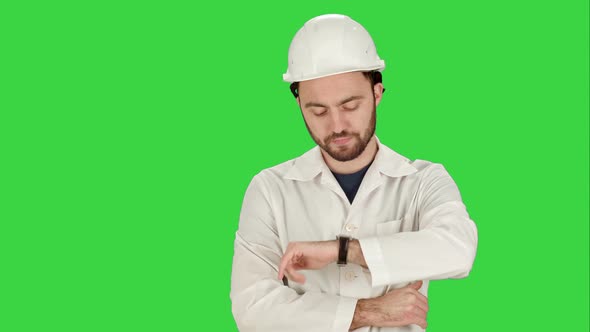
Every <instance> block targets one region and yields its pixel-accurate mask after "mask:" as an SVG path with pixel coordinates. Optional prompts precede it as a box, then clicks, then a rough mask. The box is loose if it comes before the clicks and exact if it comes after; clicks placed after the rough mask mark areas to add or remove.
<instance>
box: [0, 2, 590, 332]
mask: <svg viewBox="0 0 590 332" xmlns="http://www.w3.org/2000/svg"><path fill="white" fill-rule="evenodd" d="M325 13H343V14H347V15H350V16H351V17H352V18H353V19H355V20H357V21H359V22H360V23H361V24H363V25H364V26H365V27H366V28H367V29H368V30H369V31H370V33H371V34H372V36H373V38H374V40H375V43H376V45H377V49H378V52H379V54H380V55H381V57H382V58H383V59H385V61H386V64H387V68H386V70H385V71H384V82H385V86H386V87H387V92H386V93H385V96H384V100H383V102H382V104H381V106H380V107H379V109H378V124H377V134H378V136H379V138H380V139H381V141H382V142H384V143H385V144H387V145H388V146H390V147H391V148H393V149H394V150H396V151H397V152H399V153H401V154H403V155H405V156H407V157H409V158H410V159H426V160H431V161H434V162H439V163H442V164H443V165H445V167H446V168H447V170H448V171H449V172H450V174H451V175H452V176H453V178H454V179H455V181H456V182H457V184H458V186H459V188H460V190H461V193H462V195H463V199H464V201H465V204H466V205H467V207H468V211H469V213H470V215H471V217H472V218H473V220H475V222H476V223H477V225H478V230H479V248H478V253H477V257H476V261H475V264H474V266H473V270H472V272H471V275H470V276H469V277H468V278H467V279H462V280H444V281H434V282H432V283H431V287H430V307H431V310H430V312H429V316H428V321H429V329H428V330H429V331H431V332H435V331H455V332H456V331H587V330H588V326H589V325H588V311H589V308H588V282H589V279H588V261H589V258H588V251H589V250H588V219H589V216H588V150H589V147H588V128H589V126H588V108H589V104H588V89H589V85H588V81H589V80H588V1H530V0H529V1H506V0H502V1H485V2H481V1H428V2H423V1H404V2H402V1H373V2H368V1H363V2H360V1H309V0H306V1H296V2H278V1H275V2H270V1H269V2H267V3H262V2H227V1H210V2H196V1H192V2H189V1H187V2H178V1H168V2H160V3H155V2H140V1H134V2H127V1H126V2H110V3H107V2H101V1H87V2H70V3H67V2H39V3H34V2H27V3H24V2H23V3H22V5H19V6H14V5H7V4H6V3H3V4H2V5H0V50H1V51H0V54H1V55H0V57H1V58H2V59H3V60H2V61H1V62H0V82H1V90H0V161H1V162H0V164H1V165H2V171H1V173H0V193H1V200H0V305H1V308H0V331H10V332H12V331H208V330H212V331H237V328H236V327H235V323H234V321H233V317H232V314H231V302H230V299H229V290H230V273H231V259H232V255H233V239H234V234H235V231H236V229H237V224H238V215H239V211H240V206H241V200H242V198H243V194H244V191H245V189H246V186H247V185H248V183H249V181H250V180H251V178H252V177H253V176H254V175H255V174H256V173H257V172H259V171H260V170H261V169H263V168H267V167H271V166H273V165H276V164H278V163H280V162H283V161H285V160H288V159H291V158H295V157H297V156H299V155H300V154H302V153H304V152H305V151H306V150H308V149H309V148H311V147H312V146H313V141H312V140H311V139H310V137H309V135H308V133H307V131H306V129H305V127H304V124H303V122H302V119H301V116H300V114H299V110H298V108H297V105H296V104H295V103H294V100H293V98H292V96H291V95H290V93H289V90H288V84H287V83H284V82H282V76H281V75H282V73H283V72H284V71H285V70H286V65H287V51H288V47H289V43H290V41H291V38H292V37H293V35H294V34H295V32H296V31H297V30H298V29H299V27H301V26H302V25H303V23H304V22H305V21H307V20H308V19H310V18H312V17H314V16H316V15H320V14H325Z"/></svg>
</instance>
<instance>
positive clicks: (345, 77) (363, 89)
mask: <svg viewBox="0 0 590 332" xmlns="http://www.w3.org/2000/svg"><path fill="white" fill-rule="evenodd" d="M371 93H372V89H371V83H370V82H369V80H368V79H367V78H366V77H365V75H364V74H363V73H362V72H352V73H344V74H337V75H331V76H326V77H322V78H317V79H313V80H309V81H303V82H300V83H299V96H300V98H301V99H302V100H305V101H318V102H320V101H324V102H331V101H334V100H341V99H343V98H347V97H349V96H364V95H369V94H371Z"/></svg>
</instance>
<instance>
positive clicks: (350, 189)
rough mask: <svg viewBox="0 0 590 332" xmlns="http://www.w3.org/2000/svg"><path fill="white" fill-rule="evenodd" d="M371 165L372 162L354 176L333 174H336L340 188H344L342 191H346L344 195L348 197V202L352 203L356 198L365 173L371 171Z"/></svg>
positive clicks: (353, 174)
mask: <svg viewBox="0 0 590 332" xmlns="http://www.w3.org/2000/svg"><path fill="white" fill-rule="evenodd" d="M371 164H372V162H371V163H369V164H368V165H367V166H365V167H363V168H362V169H361V170H359V171H358V172H355V173H352V174H337V173H334V172H332V174H334V177H335V178H336V181H338V183H339V184H340V187H342V190H344V193H345V194H346V197H348V201H349V202H350V203H352V201H353V200H354V196H356V192H357V191H358V190H359V187H360V186H361V182H362V181H363V177H364V176H365V173H367V170H368V169H369V167H370V166H371Z"/></svg>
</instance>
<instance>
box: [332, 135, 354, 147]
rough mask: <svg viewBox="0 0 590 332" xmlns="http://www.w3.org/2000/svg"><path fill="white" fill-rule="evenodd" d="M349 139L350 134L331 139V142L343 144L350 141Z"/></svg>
mask: <svg viewBox="0 0 590 332" xmlns="http://www.w3.org/2000/svg"><path fill="white" fill-rule="evenodd" d="M350 139H351V137H350V136H347V137H340V138H335V139H333V140H332V143H334V144H336V145H344V144H346V143H348V142H349V141H350Z"/></svg>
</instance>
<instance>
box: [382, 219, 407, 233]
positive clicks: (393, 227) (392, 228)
mask: <svg viewBox="0 0 590 332" xmlns="http://www.w3.org/2000/svg"><path fill="white" fill-rule="evenodd" d="M375 227H376V228H377V235H387V234H395V233H399V232H401V231H402V221H401V219H400V220H389V221H384V222H382V223H378V224H377V225H376V226H375Z"/></svg>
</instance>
